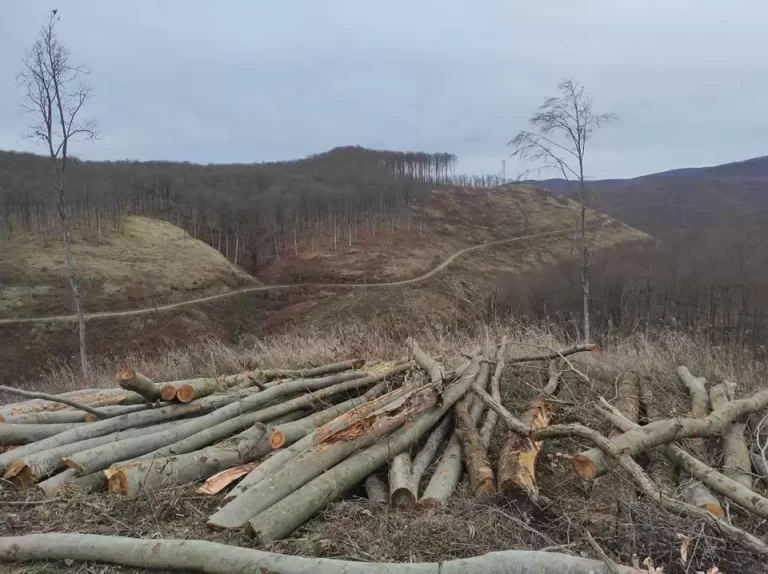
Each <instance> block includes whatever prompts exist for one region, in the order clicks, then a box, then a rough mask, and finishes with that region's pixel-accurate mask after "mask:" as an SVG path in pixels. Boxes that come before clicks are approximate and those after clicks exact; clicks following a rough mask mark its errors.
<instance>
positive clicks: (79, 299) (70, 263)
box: [58, 175, 88, 378]
mask: <svg viewBox="0 0 768 574" xmlns="http://www.w3.org/2000/svg"><path fill="white" fill-rule="evenodd" d="M58 185H59V203H58V210H59V217H60V218H61V229H62V232H63V234H64V251H65V254H66V262H67V278H68V279H69V286H70V288H71V289H72V298H73V299H74V302H75V312H76V313H77V332H78V340H79V342H80V369H81V373H82V375H83V378H87V375H88V352H87V350H86V345H85V310H84V309H83V295H82V292H81V291H80V285H79V284H78V279H77V275H76V274H75V262H74V260H73V258H72V234H71V233H70V230H69V221H68V219H67V215H66V211H65V206H64V181H63V175H62V176H61V180H60V181H59V183H58Z"/></svg>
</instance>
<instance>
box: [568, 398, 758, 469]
mask: <svg viewBox="0 0 768 574" xmlns="http://www.w3.org/2000/svg"><path fill="white" fill-rule="evenodd" d="M767 406H768V389H765V390H763V391H760V392H759V393H756V394H754V395H752V396H751V397H750V398H748V399H739V400H735V401H730V402H728V403H727V404H725V405H724V406H722V407H720V408H719V409H715V410H714V411H712V412H711V413H710V414H709V415H707V416H706V417H705V418H703V419H696V418H675V419H666V420H660V421H655V422H652V423H650V424H647V425H645V426H641V427H638V428H636V429H632V430H630V431H627V432H625V433H623V434H621V435H619V436H618V437H616V438H615V439H614V440H613V443H614V445H615V446H616V447H617V448H619V449H621V450H622V452H625V453H626V454H627V455H629V456H636V455H638V454H640V453H642V452H645V451H647V450H650V449H652V448H654V447H656V446H659V445H660V444H664V443H668V442H675V441H678V440H681V439H686V438H693V437H704V436H716V435H718V434H720V433H722V432H723V430H725V427H726V426H728V424H730V423H731V422H733V421H734V420H735V419H737V418H739V417H741V416H744V415H746V414H750V413H753V412H756V411H759V410H762V409H764V408H765V407H767ZM572 462H573V468H574V471H576V473H577V474H578V475H579V476H583V477H587V478H594V477H596V476H600V475H601V474H604V473H606V472H607V471H609V470H610V469H612V468H614V467H615V466H616V462H615V461H613V460H612V459H611V458H610V457H608V456H607V455H605V453H603V451H602V450H600V449H599V448H593V449H590V450H587V451H584V452H581V453H579V454H577V455H575V456H574V457H573V461H572Z"/></svg>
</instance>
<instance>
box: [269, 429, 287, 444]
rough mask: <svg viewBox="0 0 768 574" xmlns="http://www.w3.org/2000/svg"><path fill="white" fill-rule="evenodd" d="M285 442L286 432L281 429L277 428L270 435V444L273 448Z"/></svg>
mask: <svg viewBox="0 0 768 574" xmlns="http://www.w3.org/2000/svg"><path fill="white" fill-rule="evenodd" d="M284 444H285V433H284V432H283V431H281V430H279V429H278V430H276V431H274V432H273V433H272V435H271V436H270V437H269V445H270V446H271V447H272V448H280V447H282V446H283V445H284Z"/></svg>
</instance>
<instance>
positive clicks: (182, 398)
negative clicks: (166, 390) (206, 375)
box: [176, 379, 227, 403]
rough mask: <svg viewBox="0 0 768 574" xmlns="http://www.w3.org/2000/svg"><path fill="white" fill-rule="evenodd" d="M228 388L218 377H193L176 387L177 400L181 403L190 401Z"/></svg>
mask: <svg viewBox="0 0 768 574" xmlns="http://www.w3.org/2000/svg"><path fill="white" fill-rule="evenodd" d="M226 390H227V386H226V385H225V384H224V383H223V382H222V381H219V380H218V379H192V380H190V381H188V382H186V383H184V384H183V385H179V386H178V387H176V400H177V401H179V402H180V403H188V402H191V401H193V400H195V399H199V398H202V397H207V396H208V395H212V394H213V393H221V392H224V391H226Z"/></svg>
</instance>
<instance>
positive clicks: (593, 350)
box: [589, 345, 600, 353]
mask: <svg viewBox="0 0 768 574" xmlns="http://www.w3.org/2000/svg"><path fill="white" fill-rule="evenodd" d="M598 351H600V345H592V346H591V347H590V348H589V352H590V353H597V352H598Z"/></svg>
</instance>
